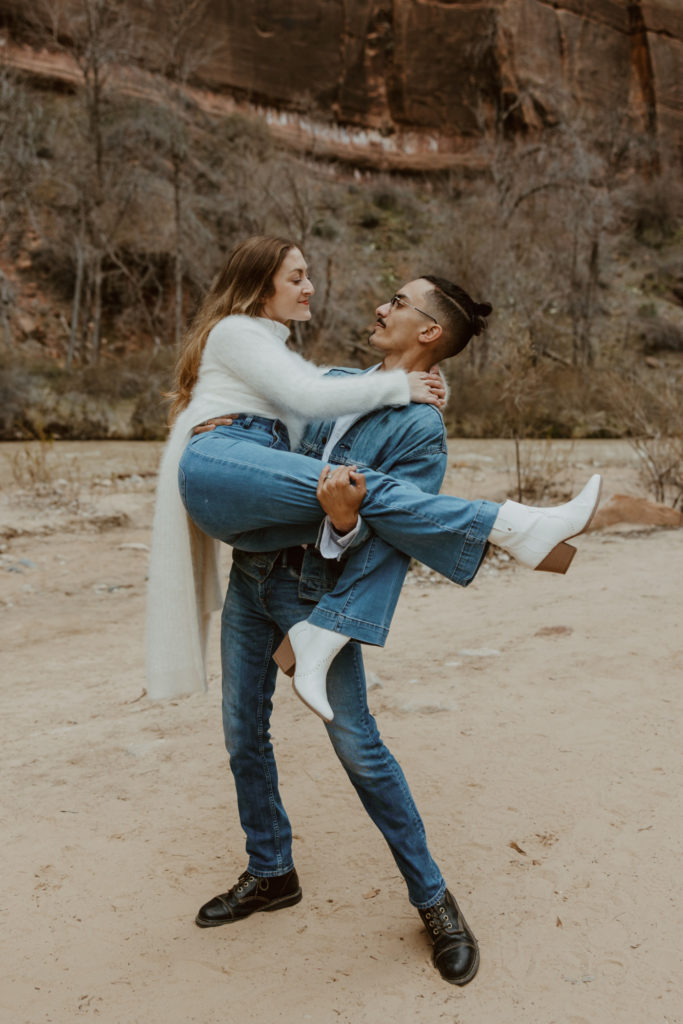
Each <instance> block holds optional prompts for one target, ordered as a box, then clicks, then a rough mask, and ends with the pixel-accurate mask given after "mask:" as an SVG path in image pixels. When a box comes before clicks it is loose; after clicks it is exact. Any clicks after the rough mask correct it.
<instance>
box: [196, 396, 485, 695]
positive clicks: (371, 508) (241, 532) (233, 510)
mask: <svg viewBox="0 0 683 1024" xmlns="http://www.w3.org/2000/svg"><path fill="white" fill-rule="evenodd" d="M359 468H360V469H362V471H363V472H364V473H365V475H366V480H367V487H368V493H367V496H366V498H365V500H364V502H363V505H362V508H361V512H362V514H363V517H364V518H365V519H366V521H367V522H368V525H369V526H370V527H371V528H372V530H373V531H374V532H375V533H376V534H377V535H378V536H379V537H380V538H381V539H382V540H383V541H385V542H386V543H387V544H388V545H391V546H392V547H393V548H395V549H396V550H398V551H400V552H403V553H404V554H406V555H410V556H412V557H414V558H417V559H419V561H421V562H424V563H425V564H426V565H428V566H430V568H432V569H436V571H437V572H440V573H442V574H443V575H444V576H446V577H448V579H450V580H453V581H454V582H455V583H459V584H460V585H461V586H466V585H467V584H468V583H469V582H471V580H472V579H473V578H474V576H475V575H476V572H477V570H478V568H479V565H480V564H481V561H482V558H483V556H484V552H485V550H486V541H487V538H488V535H489V533H490V531H491V527H492V526H493V523H494V521H495V518H496V516H497V514H498V506H497V505H495V504H493V503H492V502H488V501H463V500H462V499H460V498H453V497H449V496H447V495H438V494H437V495H435V494H428V493H427V492H425V491H422V490H420V488H419V487H414V486H413V485H411V484H408V483H403V482H401V481H398V480H395V479H393V478H392V477H390V476H387V475H385V474H383V473H378V472H376V471H375V470H372V469H367V468H366V467H359ZM319 472H320V465H319V463H318V462H317V461H316V460H314V459H311V458H309V457H307V456H305V455H298V454H296V453H293V452H290V451H289V450H288V438H287V431H286V428H285V427H284V425H283V424H280V423H279V422H278V421H277V420H268V419H263V418H260V417H254V416H248V417H243V418H241V419H239V420H237V421H236V422H235V423H234V424H233V425H232V426H230V427H218V428H216V429H215V430H213V431H211V432H209V433H206V434H198V435H196V436H195V437H193V438H192V439H191V440H190V442H189V444H188V445H187V447H186V449H185V452H184V453H183V456H182V458H181V460H180V467H179V486H180V493H181V496H182V498H183V502H184V504H185V507H186V509H187V511H188V513H189V515H190V517H191V518H192V519H193V520H194V522H195V523H196V524H197V526H199V528H200V529H202V530H203V531H204V532H205V533H207V534H208V535H209V536H211V537H215V538H217V539H218V540H222V541H225V542H226V543H228V544H232V545H233V546H234V547H237V548H240V549H242V550H246V551H268V550H275V549H277V548H281V547H289V546H291V545H294V544H304V543H311V542H314V541H315V539H316V536H317V531H318V527H319V524H320V521H321V519H322V517H323V514H324V513H323V510H322V509H321V507H320V505H319V503H318V500H317V498H316V487H317V483H318V476H319ZM372 568H373V567H372V566H368V564H367V553H364V548H363V547H360V548H359V549H357V550H356V551H354V553H353V554H351V555H350V557H349V558H348V560H347V562H346V564H345V567H344V571H343V572H342V575H341V577H340V579H339V584H338V587H336V588H335V590H334V591H333V592H332V593H331V594H330V595H328V596H327V598H326V602H325V609H326V610H327V611H328V612H329V616H330V620H329V621H328V622H323V621H320V622H318V623H317V624H318V625H326V626H327V627H328V628H330V622H333V621H335V618H334V616H335V612H336V611H338V610H340V607H341V605H343V608H344V612H343V614H344V616H346V618H347V619H348V620H349V621H352V620H354V619H355V620H356V621H357V628H356V629H355V630H353V629H351V630H349V629H347V628H344V626H343V625H340V626H339V627H334V628H340V631H342V632H344V633H345V634H346V635H348V636H352V637H353V638H355V639H358V640H362V641H364V642H369V643H383V640H384V636H385V635H386V629H387V626H388V623H389V622H390V620H391V615H392V614H393V611H394V607H395V600H393V599H392V600H389V601H387V600H385V599H384V597H383V595H385V594H386V593H387V591H386V589H385V585H384V583H383V582H382V575H383V574H386V572H387V569H386V561H385V560H384V559H382V568H381V571H380V572H379V574H373V572H372ZM401 571H404V569H403V570H401ZM311 621H314V622H315V621H316V620H314V619H312V620H311ZM338 621H339V623H340V624H341V623H342V621H343V620H342V619H341V618H340V619H339V620H338ZM374 627H377V628H376V629H375V628H374ZM333 706H334V705H333Z"/></svg>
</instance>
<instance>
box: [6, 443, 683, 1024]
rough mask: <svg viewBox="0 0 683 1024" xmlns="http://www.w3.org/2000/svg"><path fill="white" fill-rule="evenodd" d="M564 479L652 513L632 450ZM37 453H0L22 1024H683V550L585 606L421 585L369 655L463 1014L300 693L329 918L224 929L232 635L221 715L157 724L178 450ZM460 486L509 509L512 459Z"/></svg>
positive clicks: (639, 539)
mask: <svg viewBox="0 0 683 1024" xmlns="http://www.w3.org/2000/svg"><path fill="white" fill-rule="evenodd" d="M553 452H554V457H557V458H560V460H561V461H562V463H563V467H564V470H566V471H567V473H568V475H569V476H570V477H572V476H573V482H574V483H578V482H580V481H582V480H583V479H584V478H585V477H586V476H587V475H588V473H589V472H590V471H592V470H593V468H594V467H595V466H602V468H603V470H604V472H605V476H606V481H605V497H606V498H609V497H610V495H611V494H613V493H614V492H617V491H621V492H623V491H630V492H631V493H638V483H637V478H636V472H635V467H634V464H633V458H632V455H631V453H630V450H629V449H628V446H626V445H621V444H616V443H614V442H592V443H581V444H576V445H573V446H571V445H557V446H555V447H554V449H553ZM18 453H20V449H19V448H18V447H17V446H10V445H3V446H0V481H1V483H2V485H3V490H2V493H1V495H0V525H2V527H3V532H4V535H5V537H6V540H5V546H4V550H3V552H2V555H1V556H0V580H1V582H2V592H1V596H0V624H1V627H0V628H1V630H2V665H3V671H2V687H3V717H2V747H1V749H0V756H1V758H2V772H3V780H4V785H3V796H4V807H3V811H2V818H3V828H4V834H5V837H6V840H5V843H4V851H5V866H4V869H3V877H4V897H3V899H2V904H1V913H2V917H1V918H0V920H1V921H2V932H1V939H0V942H1V944H2V946H1V957H2V967H3V981H2V993H1V999H0V1007H1V1008H2V1014H3V1017H2V1019H3V1021H4V1020H6V1021H7V1022H8V1024H42V1022H56V1024H70V1022H72V1021H77V1020H87V1019H91V1018H92V1019H95V1018H97V1019H98V1020H100V1021H103V1022H105V1021H106V1022H107V1024H119V1022H126V1024H138V1022H140V1024H142V1022H145V1024H161V1022H165V1024H167V1022H170V1024H189V1022H197V1024H214V1022H216V1024H218V1022H220V1024H224V1022H226V1021H233V1020H234V1021H248V1022H252V1021H253V1022H264V1024H265V1022H270V1021H287V1022H289V1021H292V1022H294V1021H297V1022H298V1021H313V1022H321V1024H328V1022H330V1024H336V1022H338V1021H341V1022H348V1024H366V1022H367V1024H369V1022H373V1024H374V1022H380V1021H394V1022H397V1024H403V1022H405V1024H408V1022H410V1024H413V1022H415V1021H429V1022H432V1021H441V1020H445V1021H450V1022H453V1024H511V1022H517V1021H524V1022H529V1024H560V1022H562V1024H603V1022H612V1021H614V1022H620V1024H622V1022H624V1024H681V1021H683V1009H682V1007H683V994H682V991H681V977H682V972H681V963H680V951H681V942H680V935H681V924H682V921H681V911H680V863H681V842H680V840H681V831H682V830H683V826H682V824H681V823H682V821H683V810H682V808H681V806H680V792H681V786H680V776H679V771H680V751H681V742H680V721H681V708H680V702H681V685H680V684H681V681H682V679H683V639H682V629H681V568H682V567H683V531H682V530H643V529H641V528H624V527H621V528H615V529H612V530H610V531H609V532H608V531H605V532H600V533H591V534H589V535H587V536H586V537H584V538H581V540H580V552H579V555H578V556H577V558H576V560H575V563H574V566H573V567H572V569H571V571H570V573H569V574H568V575H567V576H566V577H556V576H550V575H549V574H534V573H530V572H528V571H525V570H522V569H519V568H516V567H514V566H510V565H504V564H501V563H499V562H495V561H492V562H490V563H486V564H485V566H484V567H483V569H482V571H481V572H480V574H479V576H478V578H477V580H476V582H475V583H474V584H473V585H472V586H471V587H469V588H468V589H467V590H461V589H458V588H456V587H454V586H452V585H450V584H446V583H442V582H440V581H438V580H436V579H434V578H433V577H432V576H431V574H427V573H422V572H416V573H411V575H410V576H409V579H408V582H407V584H406V587H405V591H404V594H403V597H402V600H401V603H400V605H399V610H398V613H397V616H396V620H395V624H394V627H393V631H392V634H391V637H390V641H389V644H388V646H387V648H386V649H385V651H383V652H382V651H379V650H377V649H369V650H368V653H367V664H368V666H369V669H370V670H371V672H372V677H371V678H372V680H373V687H372V692H371V704H372V706H373V709H374V710H375V712H376V713H377V715H378V718H379V723H380V727H381V728H382V731H383V735H384V737H385V739H386V740H387V742H388V743H389V745H390V746H391V748H392V750H393V751H394V753H395V754H396V755H397V756H398V758H399V759H400V761H401V763H402V765H403V767H404V769H405V771H406V774H407V777H408V780H409V782H410V784H411V787H412V789H413V792H414V795H415V797H416V800H417V803H418V806H419V807H420V810H421V812H422V815H423V818H424V820H425V824H426V827H427V832H428V836H429V839H430V845H431V848H432V851H433V853H434V856H435V857H436V859H437V860H438V862H439V863H440V865H441V867H442V870H443V871H444V874H445V876H446V878H447V880H448V883H449V885H450V887H451V888H452V890H453V891H454V893H455V894H456V896H457V897H458V899H459V901H460V902H461V905H462V907H463V909H464V911H465V913H466V914H467V917H468V919H469V921H470V923H471V925H472V926H473V928H474V930H475V932H476V934H477V936H478V938H479V940H480V943H481V951H482V963H481V969H480V972H479V974H478V976H477V978H476V980H475V981H474V982H473V983H472V984H471V985H469V986H468V987H466V988H464V989H458V988H455V987H452V986H449V985H447V984H445V983H444V982H442V981H441V979H440V978H439V976H438V975H437V973H436V972H435V971H434V969H433V967H432V966H431V963H430V947H429V942H428V940H427V937H426V934H425V933H424V931H423V929H422V925H421V922H420V920H419V918H418V916H417V914H416V912H415V911H414V910H413V909H412V908H411V906H410V905H409V903H408V901H407V899H406V896H405V890H404V886H403V882H402V880H401V878H400V876H399V874H398V872H397V870H396V867H395V865H394V863H393V860H392V859H391V857H390V855H389V853H388V851H387V849H386V847H385V846H384V844H383V841H382V839H381V837H380V836H379V834H377V833H376V832H375V830H374V828H373V826H372V825H371V823H370V822H369V820H368V819H367V818H366V817H365V814H364V812H363V810H362V808H361V806H360V804H359V802H358V800H357V798H356V796H355V793H354V792H353V790H352V789H351V787H350V785H349V784H348V782H347V780H346V777H345V775H344V774H343V772H342V770H341V768H340V767H339V765H338V763H337V762H336V759H335V757H334V755H333V753H332V750H331V748H330V746H329V744H328V742H327V739H326V735H325V733H324V730H323V728H322V726H321V723H320V722H319V721H318V719H316V718H315V717H314V716H313V715H312V714H310V712H308V711H307V710H306V709H305V708H304V707H303V705H302V704H300V703H299V702H298V701H297V700H296V698H295V697H294V695H293V694H292V691H291V688H290V686H289V683H288V681H284V684H283V685H280V687H279V692H278V694H277V698H276V712H275V716H274V738H275V743H276V746H277V751H278V762H279V765H280V771H281V777H282V778H281V781H282V790H283V794H284V797H285V800H286V804H287V807H288V810H289V813H290V817H291V819H292V822H293V825H294V830H295V834H296V848H295V849H296V863H297V867H298V870H299V874H300V876H301V880H302V885H303V888H304V899H303V901H302V902H301V903H300V904H299V905H298V906H296V907H294V908H292V909H289V910H286V911H283V912H281V913H279V914H272V915H271V914H267V915H265V914H263V915H256V916H254V917H252V918H250V919H249V920H248V921H245V922H242V923H240V924H238V925H234V926H229V927H225V928H220V929H211V930H206V931H204V930H200V929H198V928H197V927H196V926H195V925H194V923H193V918H194V914H195V912H196V910H197V908H198V906H199V905H200V904H201V903H203V902H204V901H205V900H207V899H208V898H210V897H211V896H213V895H214V894H215V893H216V892H220V891H223V890H224V889H226V888H227V887H228V886H229V885H231V884H232V883H233V882H234V880H235V879H236V877H237V875H238V874H239V872H240V871H241V870H242V869H243V867H244V863H245V855H244V848H243V836H242V834H241V832H240V829H239V825H238V823H237V814H236V808H235V799H234V794H233V789H232V785H231V779H230V776H229V773H228V771H227V767H226V758H225V754H224V750H223V745H222V736H221V730H220V722H219V707H218V703H219V676H218V659H217V633H216V632H214V634H213V636H212V641H213V642H212V644H211V647H212V657H211V683H210V690H209V693H208V695H207V696H201V697H193V698H189V699H186V700H182V701H177V702H173V703H166V704H151V703H150V702H148V701H147V700H146V699H145V698H144V697H141V694H142V691H143V686H144V678H143V667H142V623H143V616H144V602H145V573H146V564H147V549H146V545H147V544H148V542H149V526H150V519H151V510H152V496H153V486H154V476H153V472H154V468H155V465H156V459H157V457H158V446H156V445H152V444H149V445H147V444H139V445H130V444H115V443H111V444H105V443H94V442H93V443H89V444H73V445H66V444H65V445H58V446H55V448H54V449H51V450H50V451H49V452H48V453H47V455H46V456H41V454H40V450H39V449H35V450H33V451H32V453H31V454H30V455H29V457H28V458H27V457H26V456H20V455H19V454H18ZM451 463H452V468H451V470H450V473H449V478H448V480H447V484H446V489H447V490H450V491H451V492H453V493H455V492H456V491H458V492H459V493H462V494H464V495H465V496H474V495H477V494H479V495H486V496H488V497H491V498H494V499H495V498H502V497H503V495H504V493H505V489H506V488H507V487H509V486H510V483H511V475H510V466H511V463H512V449H511V447H510V445H508V444H504V443H500V442H471V441H459V442H452V447H451ZM31 474H33V475H34V476H41V475H42V476H43V477H45V478H46V479H47V481H48V482H45V483H42V484H41V483H38V484H37V485H32V484H30V481H29V480H28V477H29V476H30V475H31ZM17 478H19V482H20V483H21V484H22V487H21V488H19V487H18V486H17ZM226 557H227V553H226ZM281 682H283V681H282V680H281Z"/></svg>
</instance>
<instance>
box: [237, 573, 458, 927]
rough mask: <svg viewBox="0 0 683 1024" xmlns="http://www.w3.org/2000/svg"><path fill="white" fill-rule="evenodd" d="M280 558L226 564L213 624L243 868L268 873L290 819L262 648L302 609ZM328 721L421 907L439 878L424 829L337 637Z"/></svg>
mask: <svg viewBox="0 0 683 1024" xmlns="http://www.w3.org/2000/svg"><path fill="white" fill-rule="evenodd" d="M298 587H299V578H298V575H297V573H296V572H295V571H294V570H293V569H290V568H283V567H276V568H275V569H273V571H272V572H271V573H270V574H265V573H263V574H261V575H260V577H259V574H258V573H256V574H255V575H254V576H252V575H248V574H247V573H246V572H244V571H243V570H242V569H241V568H239V566H237V565H233V567H232V571H231V574H230V585H229V587H228V593H227V596H226V599H225V606H224V609H223V619H222V629H221V654H222V665H223V727H224V731H225V744H226V747H227V750H228V754H229V755H230V767H231V769H232V773H233V776H234V779H235V786H236V789H237V803H238V808H239V816H240V822H241V824H242V828H243V829H244V832H245V834H246V837H247V842H246V847H247V853H248V856H249V864H248V869H249V871H251V872H252V873H253V874H254V875H257V876H261V877H272V876H274V875H281V874H284V873H285V872H287V871H289V870H290V869H291V868H292V867H293V860H292V829H291V826H290V823H289V819H288V817H287V814H286V812H285V808H284V806H283V804H282V799H281V797H280V793H279V790H278V774H277V766H276V763H275V756H274V753H273V747H272V744H271V741H270V715H271V711H272V696H273V691H274V689H275V678H276V672H277V669H276V665H275V663H274V661H273V660H272V657H271V655H272V653H273V651H274V650H275V649H276V648H277V646H278V644H279V643H280V641H281V639H282V637H283V636H284V634H285V633H286V632H287V630H289V628H290V627H291V626H292V625H293V624H294V623H295V622H298V621H300V620H301V619H304V618H307V617H308V615H309V612H310V609H311V605H310V604H309V603H308V602H305V601H302V600H301V599H300V598H299V595H298ZM327 689H328V694H329V697H330V701H331V702H332V706H333V707H334V721H333V722H331V723H329V724H328V725H327V726H326V728H327V732H328V735H329V737H330V740H331V741H332V745H333V747H334V749H335V752H336V754H337V756H338V757H339V760H340V761H341V763H342V765H343V766H344V768H345V770H346V772H347V774H348V776H349V779H350V780H351V782H352V784H353V786H354V788H355V790H356V792H357V793H358V796H359V797H360V799H361V802H362V803H363V806H364V807H365V809H366V811H367V812H368V814H369V815H370V817H371V818H372V820H373V821H374V823H375V824H376V825H377V827H378V828H379V830H380V832H381V833H382V835H383V836H384V838H385V839H386V841H387V843H388V844H389V848H390V850H391V852H392V854H393V856H394V859H395V861H396V863H397V865H398V868H399V870H400V872H401V874H402V875H403V877H404V879H405V881H406V884H407V886H408V895H409V898H410V902H411V903H412V904H413V905H414V906H416V907H418V908H424V907H429V906H431V905H432V904H433V903H436V902H437V900H439V899H440V898H441V896H442V895H443V892H444V890H445V882H444V880H443V877H442V875H441V872H440V871H439V869H438V867H437V865H436V864H435V862H434V860H433V859H432V857H431V854H430V853H429V850H428V848H427V841H426V837H425V830H424V826H423V824H422V820H421V818H420V815H419V813H418V810H417V808H416V806H415V803H414V801H413V798H412V795H411V793H410V789H409V788H408V784H407V782H406V780H405V777H404V775H403V772H402V770H401V768H400V765H399V764H398V762H397V761H396V759H395V758H394V757H393V756H392V754H391V753H390V751H389V750H388V749H387V748H386V747H385V746H384V744H383V742H382V740H381V738H380V735H379V732H378V729H377V725H376V723H375V720H374V718H373V716H372V715H371V714H370V711H369V709H368V705H367V698H366V687H365V674H364V671H363V659H362V656H361V651H360V647H359V646H358V644H356V643H353V642H352V643H349V644H347V645H346V646H345V647H344V648H343V650H342V652H341V653H340V654H339V655H338V656H337V657H336V658H335V660H334V662H333V663H332V666H331V668H330V671H329V673H328V676H327Z"/></svg>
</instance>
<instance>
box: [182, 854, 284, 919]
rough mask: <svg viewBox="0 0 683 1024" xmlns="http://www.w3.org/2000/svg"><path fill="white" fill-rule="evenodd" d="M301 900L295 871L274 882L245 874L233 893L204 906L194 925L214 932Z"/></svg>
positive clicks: (227, 893)
mask: <svg viewBox="0 0 683 1024" xmlns="http://www.w3.org/2000/svg"><path fill="white" fill-rule="evenodd" d="M300 899H301V886H300V885H299V878H298V876H297V873H296V871H295V870H294V868H292V870H291V871H288V872H287V874H286V875H277V876H276V877H275V878H256V876H255V875H252V874H250V873H249V872H248V871H245V872H243V873H242V874H241V875H240V877H239V878H238V880H237V884H236V885H233V887H232V889H230V890H229V891H228V892H224V893H222V894H221V895H220V896H214V898H213V899H212V900H209V902H208V903H205V904H204V906H203V907H201V908H200V910H199V913H198V914H197V916H196V918H195V921H196V923H197V924H198V925H199V927H200V928H215V927H216V926H217V925H219V924H230V922H231V921H241V920H242V918H244V917H249V915H250V914H255V913H257V912H258V911H260V910H282V909H283V908H284V907H291V906H293V905H294V904H295V903H298V902H299V900H300Z"/></svg>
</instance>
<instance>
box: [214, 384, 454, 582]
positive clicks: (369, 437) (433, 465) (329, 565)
mask: <svg viewBox="0 0 683 1024" xmlns="http://www.w3.org/2000/svg"><path fill="white" fill-rule="evenodd" d="M361 372H362V371H361V370H357V369H351V368H335V369H333V370H330V374H332V375H335V376H345V375H350V374H354V373H361ZM334 422H335V421H334V420H322V421H321V420H317V421H316V422H314V423H309V424H308V426H307V427H306V430H305V432H304V435H303V437H302V439H301V443H300V444H299V447H298V448H297V451H298V452H299V453H300V454H302V455H310V456H311V458H314V459H318V460H320V459H321V458H322V454H323V451H324V450H325V445H326V444H327V440H328V438H329V435H330V431H331V430H332V428H333V427H334ZM446 458H447V446H446V428H445V426H444V422H443V419H442V417H441V413H440V412H438V411H437V409H436V408H435V407H434V406H432V405H424V404H417V403H414V402H413V403H411V404H410V405H407V406H385V407H383V408H381V409H378V410H375V411H374V412H370V413H367V414H366V415H365V416H363V417H361V418H360V419H359V420H356V422H355V423H354V424H353V426H352V427H351V428H350V429H349V430H348V431H347V432H346V433H345V434H344V435H343V437H342V438H341V440H340V441H339V442H338V443H337V445H336V446H335V447H334V449H333V450H332V453H331V456H330V460H329V461H330V462H331V463H336V464H342V465H344V464H345V465H356V466H358V469H359V470H360V472H363V470H364V469H375V470H377V471H379V472H380V473H388V474H389V475H391V476H394V477H396V478H397V479H399V480H405V481H407V482H409V483H412V484H414V485H415V486H416V487H420V488H421V489H422V490H423V491H429V492H431V493H432V494H436V493H437V492H438V490H439V488H440V487H441V484H442V481H443V478H444V474H445V472H446ZM370 533H371V530H370V528H369V527H368V526H367V524H366V523H364V524H363V527H362V529H361V530H360V531H359V534H358V536H357V537H356V538H355V539H354V541H353V544H352V547H356V546H357V545H358V544H360V543H363V542H364V541H365V540H367V538H368V536H369V535H370ZM278 555H279V551H267V552H258V553H254V552H247V551H240V550H238V549H237V548H235V549H233V563H234V564H235V565H237V566H239V568H240V569H241V570H242V571H243V572H245V573H247V575H248V576H253V577H254V578H256V579H264V578H265V577H267V576H268V575H269V573H270V572H271V570H272V568H273V565H274V563H275V561H276V559H277V557H278ZM343 566H344V558H343V557H342V560H341V561H337V560H336V559H326V558H323V557H322V555H321V554H320V552H319V551H318V550H317V548H315V547H313V546H312V545H311V546H309V547H308V548H307V549H306V553H305V555H304V561H303V566H302V569H301V578H300V584H299V596H300V597H301V598H303V599H305V600H306V599H307V600H311V601H318V600H320V598H321V597H322V596H323V594H325V593H326V592H328V591H329V590H331V589H332V588H333V587H334V585H335V583H336V581H337V579H338V577H339V574H340V573H341V571H342V569H343Z"/></svg>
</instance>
